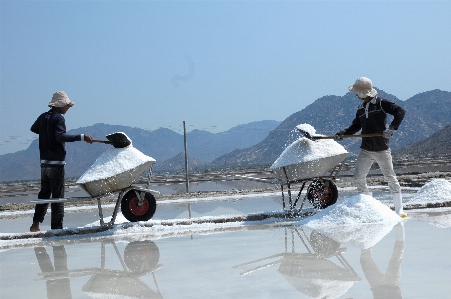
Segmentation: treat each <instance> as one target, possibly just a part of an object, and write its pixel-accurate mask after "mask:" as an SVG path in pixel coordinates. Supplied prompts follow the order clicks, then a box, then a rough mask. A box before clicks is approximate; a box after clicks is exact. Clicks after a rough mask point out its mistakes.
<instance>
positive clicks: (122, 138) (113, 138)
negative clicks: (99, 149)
mask: <svg viewBox="0 0 451 299" xmlns="http://www.w3.org/2000/svg"><path fill="white" fill-rule="evenodd" d="M105 137H106V139H108V141H110V143H111V144H112V145H113V146H114V147H115V148H124V147H127V146H129V145H130V144H132V141H131V140H130V138H128V136H127V135H125V133H122V132H116V133H112V134H109V135H106V136H105Z"/></svg>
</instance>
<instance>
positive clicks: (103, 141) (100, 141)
mask: <svg viewBox="0 0 451 299" xmlns="http://www.w3.org/2000/svg"><path fill="white" fill-rule="evenodd" d="M92 142H98V143H106V144H112V142H111V141H105V140H96V139H93V140H92Z"/></svg>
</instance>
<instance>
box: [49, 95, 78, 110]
mask: <svg viewBox="0 0 451 299" xmlns="http://www.w3.org/2000/svg"><path fill="white" fill-rule="evenodd" d="M67 105H70V106H71V107H72V106H73V105H75V104H74V102H72V101H71V100H70V99H69V97H68V95H67V93H65V92H64V91H57V92H55V93H54V94H53V96H52V101H51V102H50V103H49V107H64V106H67Z"/></svg>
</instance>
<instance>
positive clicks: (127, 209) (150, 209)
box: [121, 190, 157, 222]
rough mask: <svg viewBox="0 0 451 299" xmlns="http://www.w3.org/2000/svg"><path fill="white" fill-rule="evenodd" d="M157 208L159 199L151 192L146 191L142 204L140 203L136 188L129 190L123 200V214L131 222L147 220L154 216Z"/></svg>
mask: <svg viewBox="0 0 451 299" xmlns="http://www.w3.org/2000/svg"><path fill="white" fill-rule="evenodd" d="M137 192H139V191H137ZM156 209H157V201H156V200H155V197H154V196H153V195H152V193H150V192H146V193H145V195H144V200H143V202H142V204H141V205H139V198H138V196H137V195H136V192H135V190H130V191H128V192H127V193H126V194H125V195H124V197H123V198H122V201H121V211H122V214H123V215H124V217H125V218H126V219H127V220H128V221H130V222H137V221H147V220H149V219H150V218H152V216H153V214H155V210H156Z"/></svg>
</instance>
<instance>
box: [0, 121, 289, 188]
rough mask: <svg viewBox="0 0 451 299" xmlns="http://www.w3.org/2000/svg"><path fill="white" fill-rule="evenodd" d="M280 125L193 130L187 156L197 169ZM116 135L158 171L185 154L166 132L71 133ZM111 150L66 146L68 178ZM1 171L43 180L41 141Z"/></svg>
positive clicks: (3, 177)
mask: <svg viewBox="0 0 451 299" xmlns="http://www.w3.org/2000/svg"><path fill="white" fill-rule="evenodd" d="M280 123H281V122H280V121H275V120H263V121H256V122H251V123H248V124H244V125H239V126H236V127H233V128H231V129H230V130H228V131H225V132H221V133H211V132H207V131H202V130H193V131H191V132H188V133H187V144H188V150H187V152H188V154H189V156H190V159H193V160H192V161H193V165H195V164H194V161H197V160H199V161H202V162H200V163H201V164H205V163H208V162H211V161H212V160H213V159H215V158H217V157H219V156H221V155H223V154H225V153H228V152H230V151H233V150H235V149H238V148H247V147H249V146H252V145H254V144H256V143H258V142H260V141H261V140H263V139H264V138H265V137H266V136H268V133H269V132H270V131H272V130H273V129H274V128H276V127H277V126H278V125H279V124H280ZM114 132H125V133H126V134H127V136H129V137H130V139H131V140H132V142H133V146H134V147H136V148H137V149H138V150H140V151H141V152H143V153H144V154H146V155H148V156H151V157H153V158H154V159H155V160H157V162H156V165H155V166H154V171H159V170H160V171H163V170H165V169H167V170H171V169H173V168H174V167H171V165H174V163H171V158H173V159H172V160H174V159H175V160H176V159H177V157H178V156H180V154H181V153H182V152H184V136H183V135H181V134H179V133H176V132H174V131H172V130H170V129H166V128H159V129H157V130H154V131H147V130H143V129H140V128H132V127H127V126H120V125H107V124H102V123H99V124H95V125H92V126H89V127H82V128H77V129H72V130H69V131H68V133H70V134H82V133H85V134H90V135H91V136H92V137H93V138H94V139H97V140H106V138H105V136H106V135H108V134H110V133H114ZM111 147H112V146H111V145H106V144H102V143H93V144H88V143H86V142H71V143H66V152H67V153H66V167H65V170H66V177H79V176H80V175H81V174H83V173H84V172H85V171H86V170H88V169H89V167H90V166H91V165H92V164H93V163H94V161H95V160H96V159H97V158H98V157H99V156H100V155H101V154H102V153H104V152H105V151H106V150H107V149H109V148H111ZM183 156H184V155H183ZM167 160H168V161H167ZM165 161H167V162H165ZM166 165H169V167H166ZM174 166H175V165H174ZM0 169H2V171H1V172H0V182H1V181H16V180H33V179H37V178H39V177H40V170H39V144H38V140H34V141H33V142H32V143H31V144H30V146H29V147H28V148H27V149H26V150H23V151H18V152H16V153H10V154H5V155H0ZM182 169H183V168H182Z"/></svg>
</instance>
